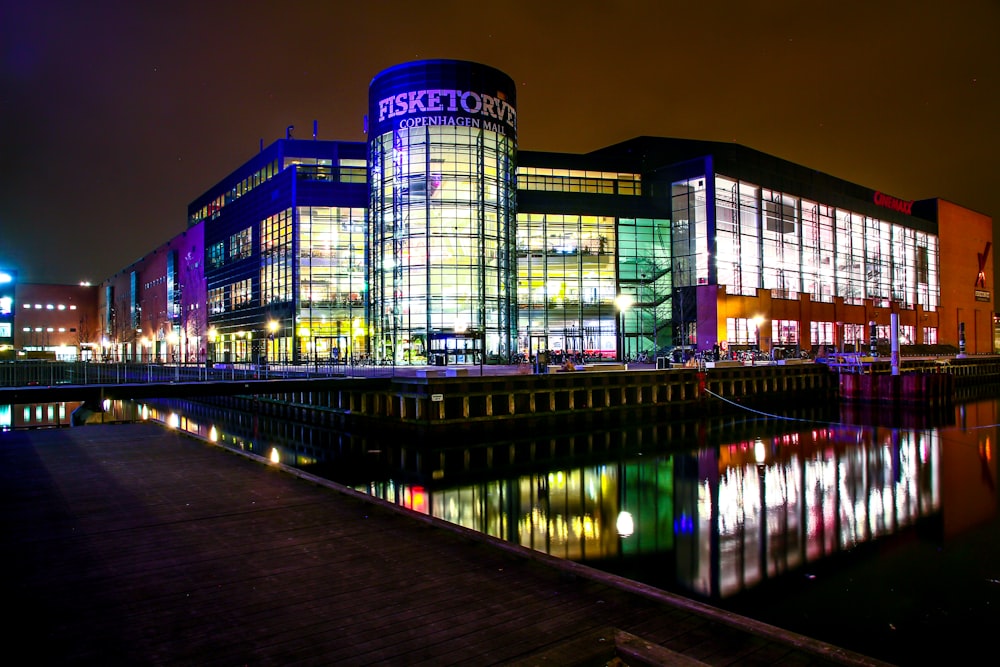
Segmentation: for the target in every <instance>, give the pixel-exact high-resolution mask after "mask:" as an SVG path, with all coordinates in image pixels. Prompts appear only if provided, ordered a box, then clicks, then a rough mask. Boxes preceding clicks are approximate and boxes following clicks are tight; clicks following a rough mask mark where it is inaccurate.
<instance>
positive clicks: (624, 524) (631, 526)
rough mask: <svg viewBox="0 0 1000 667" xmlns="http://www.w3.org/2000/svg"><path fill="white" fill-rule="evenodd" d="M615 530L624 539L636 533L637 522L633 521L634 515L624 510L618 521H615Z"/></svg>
mask: <svg viewBox="0 0 1000 667" xmlns="http://www.w3.org/2000/svg"><path fill="white" fill-rule="evenodd" d="M615 528H616V529H617V530H618V534H619V535H620V536H622V537H628V536H629V535H631V534H632V533H633V532H635V522H634V521H633V520H632V513H631V512H626V511H625V510H622V511H621V512H620V513H619V514H618V520H617V521H615Z"/></svg>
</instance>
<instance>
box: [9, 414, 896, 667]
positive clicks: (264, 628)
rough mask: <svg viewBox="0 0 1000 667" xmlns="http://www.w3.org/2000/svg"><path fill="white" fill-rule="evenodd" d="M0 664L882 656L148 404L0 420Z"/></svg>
mask: <svg viewBox="0 0 1000 667" xmlns="http://www.w3.org/2000/svg"><path fill="white" fill-rule="evenodd" d="M0 530H2V535H3V538H2V539H3V543H2V545H0V549H2V554H3V556H2V558H3V560H2V562H3V565H4V569H3V572H4V577H3V587H2V592H3V598H2V599H3V602H4V608H5V614H4V616H5V620H4V625H3V628H4V637H5V638H6V640H7V652H8V654H9V655H11V656H18V655H20V656H23V661H21V662H18V660H17V659H16V658H15V662H14V663H9V664H46V665H56V664H58V665H227V666H228V665H368V664H385V665H421V664H423V665H450V664H457V665H493V664H504V665H507V664H516V665H604V664H607V663H609V662H611V661H615V660H618V661H620V662H619V663H618V664H627V665H642V664H645V665H657V664H675V665H690V664H699V663H703V664H709V665H845V664H846V665H877V664H880V663H878V662H877V661H875V660H872V659H869V658H866V657H864V656H859V655H857V654H853V653H850V652H848V651H844V650H842V649H839V648H836V647H832V646H830V645H827V644H823V643H820V642H816V641H813V640H811V639H808V638H804V637H801V636H799V635H795V634H793V633H788V632H784V631H782V630H779V629H777V628H774V627H771V626H767V625H763V624H760V623H757V622H755V621H751V620H749V619H745V618H742V617H738V616H735V615H732V614H729V613H726V612H722V611H719V610H715V609H712V608H710V607H705V606H703V605H699V604H697V603H693V602H690V601H687V600H685V599H683V598H679V597H676V596H672V595H669V594H667V593H664V592H662V591H658V590H656V589H652V588H649V587H645V586H642V585H639V584H636V583H634V582H630V581H628V580H625V579H621V578H619V577H615V576H611V575H607V574H604V573H601V572H597V571H595V570H592V569H590V568H587V567H583V566H579V565H576V564H574V563H570V562H567V561H561V560H558V559H555V558H552V557H549V556H546V555H544V554H540V553H537V552H533V551H530V550H527V549H522V548H520V547H518V546H516V545H511V544H508V543H504V542H500V541H497V540H494V539H491V538H488V537H485V536H482V535H479V534H477V533H472V532H471V531H466V530H464V529H461V528H457V527H455V526H451V525H448V524H444V523H440V522H437V521H435V520H433V519H430V518H427V517H420V516H415V515H413V514H411V513H408V512H405V511H403V510H400V509H397V508H394V507H392V506H389V505H386V504H385V503H382V502H380V501H377V500H372V499H370V498H367V497H364V496H360V495H358V494H356V493H355V492H353V491H350V490H346V489H342V488H340V487H338V486H336V485H334V484H332V483H329V482H326V481H323V480H319V479H316V478H313V477H311V476H308V475H302V474H300V473H297V472H296V471H293V470H289V469H284V468H281V467H277V466H273V465H269V464H268V463H266V462H265V461H261V460H260V459H257V458H256V457H247V456H242V455H240V454H237V453H233V452H230V451H227V450H225V449H222V448H220V447H217V446H214V445H210V444H206V443H202V442H198V441H195V440H192V439H190V438H188V437H186V436H183V435H180V434H178V433H175V432H172V431H167V430H165V429H163V428H161V427H160V426H157V425H153V424H140V425H109V426H86V427H78V428H73V429H55V430H39V431H14V432H7V433H0Z"/></svg>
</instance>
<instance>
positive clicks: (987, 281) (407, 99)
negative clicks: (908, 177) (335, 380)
mask: <svg viewBox="0 0 1000 667" xmlns="http://www.w3.org/2000/svg"><path fill="white" fill-rule="evenodd" d="M516 113H517V112H516V99H515V90H514V86H513V84H512V82H511V80H510V78H509V77H508V76H506V75H505V74H503V73H501V72H498V71H497V70H495V69H493V68H490V67H486V66H484V65H478V64H475V63H467V62H460V61H450V60H431V61H419V62H415V63H406V64H403V65H398V66H396V67H392V68H389V69H387V70H385V71H384V72H382V73H380V74H378V75H377V76H376V77H375V78H374V79H373V81H372V84H371V86H370V88H369V110H368V128H367V129H368V141H367V143H366V144H365V143H359V142H335V141H319V140H317V139H316V137H315V134H316V132H315V128H314V132H313V135H314V136H313V139H312V140H301V139H294V138H292V128H289V132H288V136H287V137H286V138H285V139H284V140H279V141H277V142H275V143H274V144H272V145H270V146H268V147H267V148H264V147H263V146H261V149H260V151H259V153H258V155H256V156H255V157H253V158H251V159H250V160H249V161H247V162H246V163H245V164H244V165H242V166H241V167H240V168H238V169H237V170H236V171H235V172H233V173H232V174H230V175H229V176H227V177H226V178H225V179H223V180H222V181H220V182H219V183H218V184H217V185H215V186H213V187H212V188H211V189H209V190H208V191H207V192H206V193H205V194H204V195H202V196H201V197H200V198H198V199H197V200H195V201H194V202H193V203H192V204H191V205H190V207H189V222H190V224H200V223H202V222H203V223H204V224H205V248H206V250H205V279H206V282H207V314H208V327H209V334H210V355H209V356H210V357H212V358H213V359H214V360H216V361H225V360H227V359H230V360H254V359H259V358H261V357H267V358H271V359H287V360H292V361H299V360H305V359H337V358H343V357H346V356H352V357H371V358H374V359H378V360H383V361H391V362H393V363H396V364H407V363H414V364H425V363H433V362H442V361H443V362H446V363H476V362H477V360H484V361H486V362H487V363H492V362H494V361H499V362H504V361H506V359H508V358H509V357H510V356H511V355H514V354H534V353H535V352H536V351H538V350H549V351H553V352H557V353H559V352H568V353H574V354H586V355H595V356H602V357H606V358H610V357H621V356H628V357H634V356H636V355H638V354H640V353H647V354H651V353H654V352H655V353H660V354H662V353H663V351H664V350H669V349H670V348H673V347H676V346H681V345H683V346H688V347H690V348H693V349H697V350H701V351H709V350H711V351H714V350H716V349H719V350H720V351H725V350H727V349H729V350H739V349H753V348H757V349H761V350H763V351H775V352H776V351H777V349H781V350H782V352H783V353H786V354H794V353H798V352H799V351H800V350H804V351H808V352H813V353H816V352H819V351H825V350H830V349H833V348H836V349H839V350H843V349H862V350H865V351H867V350H868V346H869V344H870V339H871V336H872V331H873V330H874V334H875V337H876V338H877V339H878V340H879V341H881V342H883V343H885V342H887V341H888V340H889V339H890V336H891V332H890V331H889V327H890V322H891V321H892V316H893V315H896V316H897V318H898V331H897V332H895V333H897V334H898V337H899V341H900V344H901V345H903V346H904V351H905V349H906V348H905V346H906V345H911V346H914V347H913V348H912V349H915V350H916V349H920V348H919V346H936V345H941V344H944V345H949V346H951V347H952V349H959V350H960V349H964V350H965V351H966V352H968V353H969V354H976V353H988V352H992V351H993V337H994V334H993V329H994V325H993V306H992V304H993V275H992V274H993V271H992V260H991V259H990V257H991V255H990V251H991V247H990V241H991V239H992V220H991V219H990V218H989V217H988V216H985V215H982V214H979V213H976V212H974V211H970V210H968V209H965V208H962V207H961V206H958V205H956V204H953V203H951V202H947V201H944V200H940V199H927V200H921V201H915V202H914V201H904V200H901V199H899V198H896V197H893V196H890V195H886V194H884V193H882V192H880V191H877V190H874V189H869V188H866V187H863V186H860V185H856V184H853V183H850V182H847V181H844V180H841V179H838V178H835V177H833V176H829V175H826V174H823V173H820V172H817V171H815V170H813V169H809V168H808V167H804V166H800V165H796V164H793V163H791V162H788V161H785V160H781V159H779V158H776V157H773V156H770V155H766V154H764V153H761V152H759V151H755V150H753V149H750V148H746V147H743V146H739V145H735V144H728V143H719V142H708V141H696V140H686V139H668V138H655V137H638V138H635V139H632V140H629V141H625V142H623V143H620V144H616V145H613V146H609V147H606V148H602V149H599V150H595V151H593V152H590V153H586V154H567V153H548V152H532V151H522V150H520V149H519V148H518V145H517V131H516V129H517V115H516ZM528 122H530V119H529V121H528ZM483 353H485V354H483Z"/></svg>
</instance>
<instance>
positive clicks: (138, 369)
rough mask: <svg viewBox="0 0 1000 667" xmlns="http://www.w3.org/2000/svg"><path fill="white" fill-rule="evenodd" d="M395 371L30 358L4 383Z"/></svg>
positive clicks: (348, 365) (6, 374) (384, 369)
mask: <svg viewBox="0 0 1000 667" xmlns="http://www.w3.org/2000/svg"><path fill="white" fill-rule="evenodd" d="M395 374H396V367H395V366H393V365H384V364H375V363H371V362H362V361H358V360H343V361H313V362H304V363H300V364H271V363H261V364H254V363H249V362H235V363H226V364H222V363H138V362H128V361H120V362H116V361H111V362H94V361H47V360H29V361H3V362H0V387H28V386H55V385H61V384H70V385H87V384H130V383H150V382H217V381H222V380H248V379H253V380H272V379H273V380H278V379H308V378H329V377H392V376H394V375H395Z"/></svg>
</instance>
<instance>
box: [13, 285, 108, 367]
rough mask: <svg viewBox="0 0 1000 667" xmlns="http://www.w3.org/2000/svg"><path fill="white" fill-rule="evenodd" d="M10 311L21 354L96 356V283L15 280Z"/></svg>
mask: <svg viewBox="0 0 1000 667" xmlns="http://www.w3.org/2000/svg"><path fill="white" fill-rule="evenodd" d="M0 288H2V286H0ZM0 291H2V289H0ZM11 311H12V315H13V330H14V331H13V334H14V336H13V338H14V340H13V349H14V350H17V351H18V353H19V358H37V359H42V358H46V359H59V360H66V361H75V360H77V359H94V350H95V349H96V347H97V339H98V331H99V326H98V323H97V287H95V286H92V285H42V284H35V283H16V285H15V288H14V298H13V302H12V307H11ZM0 326H2V324H0Z"/></svg>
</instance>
